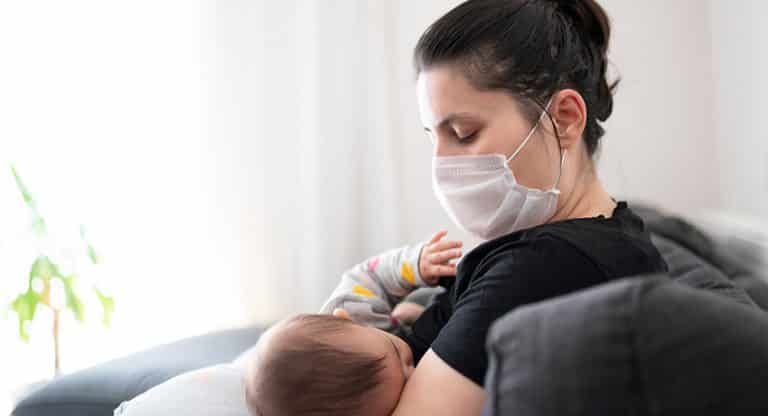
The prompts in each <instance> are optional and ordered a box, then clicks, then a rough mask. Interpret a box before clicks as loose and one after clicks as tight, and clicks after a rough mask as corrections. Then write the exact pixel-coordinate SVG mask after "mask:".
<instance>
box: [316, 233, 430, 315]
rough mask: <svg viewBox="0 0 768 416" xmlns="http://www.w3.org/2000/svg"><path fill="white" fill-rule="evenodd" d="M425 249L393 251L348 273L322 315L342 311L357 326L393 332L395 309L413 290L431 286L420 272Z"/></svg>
mask: <svg viewBox="0 0 768 416" xmlns="http://www.w3.org/2000/svg"><path fill="white" fill-rule="evenodd" d="M423 245H424V243H418V244H415V245H408V246H404V247H401V248H396V249H392V250H389V251H386V252H384V253H381V254H379V255H376V256H373V257H369V258H368V259H366V260H365V261H363V262H362V263H359V264H356V265H355V266H353V267H352V268H350V269H348V270H346V271H345V272H344V273H343V274H342V276H341V281H340V282H339V285H338V286H337V287H336V289H334V291H333V293H332V294H331V296H330V298H329V299H328V300H327V301H326V302H325V303H324V304H323V306H322V308H320V313H326V314H329V313H332V312H333V310H334V309H335V308H343V309H345V310H346V311H347V312H349V314H350V315H351V316H352V318H353V319H354V320H355V321H356V322H360V323H362V324H365V325H371V326H374V327H377V328H381V329H390V328H391V327H392V323H391V321H390V313H391V312H392V308H394V306H395V305H397V304H398V303H399V302H400V301H401V300H402V299H403V298H404V297H405V296H406V295H408V294H409V293H411V292H412V291H413V290H415V289H417V288H420V287H427V286H428V285H427V284H426V283H425V282H424V280H423V278H422V276H421V274H420V272H419V257H420V255H421V248H422V247H423Z"/></svg>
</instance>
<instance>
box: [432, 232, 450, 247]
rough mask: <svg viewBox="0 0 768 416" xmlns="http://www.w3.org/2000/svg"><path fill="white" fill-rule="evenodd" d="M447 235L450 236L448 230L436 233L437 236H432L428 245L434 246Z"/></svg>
mask: <svg viewBox="0 0 768 416" xmlns="http://www.w3.org/2000/svg"><path fill="white" fill-rule="evenodd" d="M446 234H448V231H446V230H440V231H438V232H436V233H435V234H433V235H432V238H430V239H429V241H427V244H433V243H436V242H438V241H440V239H441V238H443V237H444V236H445V235H446Z"/></svg>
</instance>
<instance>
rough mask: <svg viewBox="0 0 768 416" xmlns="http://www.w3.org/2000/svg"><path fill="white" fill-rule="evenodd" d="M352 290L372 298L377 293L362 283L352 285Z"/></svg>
mask: <svg viewBox="0 0 768 416" xmlns="http://www.w3.org/2000/svg"><path fill="white" fill-rule="evenodd" d="M352 292H354V293H357V294H358V295H362V296H365V297H366V298H372V297H375V296H376V295H374V294H373V292H371V291H370V290H368V289H367V288H365V287H363V286H361V285H354V286H352Z"/></svg>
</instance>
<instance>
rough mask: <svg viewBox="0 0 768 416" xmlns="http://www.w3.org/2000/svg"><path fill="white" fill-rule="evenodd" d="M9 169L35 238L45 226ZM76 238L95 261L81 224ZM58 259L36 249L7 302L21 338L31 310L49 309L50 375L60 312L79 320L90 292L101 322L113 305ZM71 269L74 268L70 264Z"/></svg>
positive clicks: (26, 336)
mask: <svg viewBox="0 0 768 416" xmlns="http://www.w3.org/2000/svg"><path fill="white" fill-rule="evenodd" d="M11 172H12V174H13V177H14V179H15V181H16V187H17V188H18V189H19V192H20V193H21V196H22V199H23V200H24V203H25V204H26V205H27V207H28V208H29V210H30V213H31V219H32V221H31V225H30V228H31V231H32V233H33V234H34V235H35V237H36V238H38V239H44V238H45V237H46V235H47V233H48V230H47V226H46V222H45V220H44V219H43V217H42V216H41V215H40V212H39V211H38V207H37V202H36V201H35V199H34V198H32V195H31V193H30V192H29V190H28V189H27V187H26V186H25V185H24V182H23V181H22V180H21V177H20V176H19V174H18V172H17V171H16V169H15V168H14V167H13V166H11ZM80 240H81V241H80V242H79V245H81V246H82V247H84V249H85V250H84V253H82V251H81V253H82V254H84V255H85V257H87V259H88V261H90V262H91V263H92V264H94V265H95V264H98V263H99V257H98V255H97V253H96V250H95V249H94V247H93V245H91V243H90V242H89V241H88V239H87V238H86V233H85V228H84V227H83V226H82V225H81V226H80ZM41 246H43V245H41ZM78 257H81V256H77V255H71V258H68V259H66V260H68V261H69V262H71V264H76V263H77V261H78V260H79V258H78ZM60 260H64V259H61V258H60V257H55V256H53V255H52V253H47V252H45V251H44V250H42V249H40V251H39V252H38V253H37V254H36V257H35V258H34V259H33V260H32V262H31V266H30V270H29V274H28V275H27V276H26V279H27V282H26V289H25V290H24V291H23V292H22V293H20V294H19V295H18V296H16V298H15V299H14V300H13V301H12V302H11V303H10V305H9V307H10V309H11V310H12V311H14V312H15V313H16V316H17V317H18V322H19V337H20V338H21V339H22V340H23V341H25V342H28V341H29V333H28V331H27V325H28V324H29V323H31V322H32V321H33V320H34V319H35V313H36V312H37V311H38V308H48V309H50V310H51V312H52V315H53V330H52V337H53V350H54V375H59V374H60V372H61V367H60V352H59V337H60V333H59V324H60V320H61V317H62V314H63V313H65V312H66V311H69V312H71V313H72V314H73V315H74V318H75V319H76V320H77V321H79V322H83V321H84V317H85V311H84V309H85V308H84V304H83V301H82V299H83V298H84V296H86V295H90V294H92V295H94V296H96V297H97V298H98V300H99V302H100V304H101V309H102V311H101V312H102V322H103V323H104V325H105V326H108V325H109V321H110V316H111V314H112V312H113V311H114V309H115V302H114V299H113V298H112V297H111V296H110V295H109V294H107V293H104V291H103V290H102V289H101V288H99V287H98V286H97V285H96V283H95V282H91V284H90V285H88V287H85V288H83V287H81V285H80V282H79V280H80V277H79V276H78V275H77V273H76V272H74V271H72V272H65V271H64V270H63V269H62V268H61V267H60V266H59V263H57V261H60ZM73 270H77V269H76V268H73Z"/></svg>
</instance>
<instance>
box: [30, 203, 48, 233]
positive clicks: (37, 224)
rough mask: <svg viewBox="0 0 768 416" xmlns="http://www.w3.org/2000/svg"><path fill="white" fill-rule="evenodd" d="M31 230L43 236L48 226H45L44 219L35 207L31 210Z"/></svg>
mask: <svg viewBox="0 0 768 416" xmlns="http://www.w3.org/2000/svg"><path fill="white" fill-rule="evenodd" d="M32 231H33V232H34V233H35V234H36V235H37V236H38V237H40V236H44V235H45V234H47V233H48V228H47V227H46V226H45V220H44V219H43V217H41V216H40V214H38V213H37V210H36V209H33V211H32Z"/></svg>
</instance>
